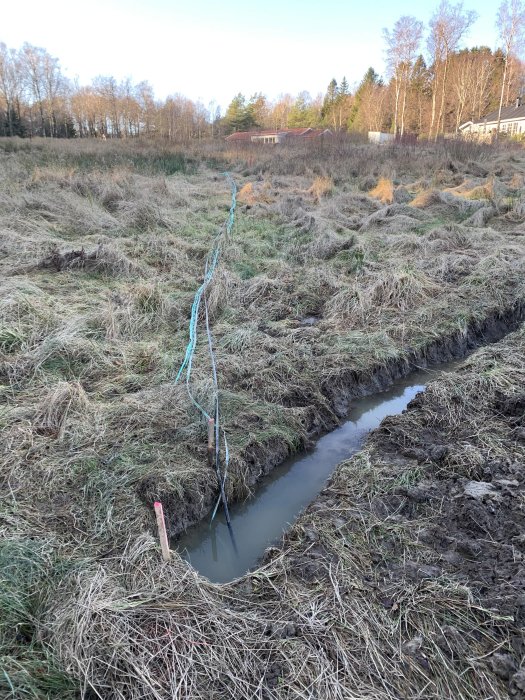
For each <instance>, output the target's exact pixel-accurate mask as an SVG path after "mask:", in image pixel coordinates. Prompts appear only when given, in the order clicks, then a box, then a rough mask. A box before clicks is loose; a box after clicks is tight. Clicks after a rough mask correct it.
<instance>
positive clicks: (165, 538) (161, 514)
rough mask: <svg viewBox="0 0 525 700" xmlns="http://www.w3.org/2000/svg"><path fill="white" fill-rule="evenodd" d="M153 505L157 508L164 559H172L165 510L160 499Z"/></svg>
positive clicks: (156, 513)
mask: <svg viewBox="0 0 525 700" xmlns="http://www.w3.org/2000/svg"><path fill="white" fill-rule="evenodd" d="M153 507H154V508H155V515H156V516H157V528H158V530H159V540H160V548H161V549H162V558H163V559H164V561H169V560H170V559H171V552H170V547H169V544H168V535H167V532H166V523H165V521H164V511H163V509H162V503H161V502H160V501H155V503H154V504H153Z"/></svg>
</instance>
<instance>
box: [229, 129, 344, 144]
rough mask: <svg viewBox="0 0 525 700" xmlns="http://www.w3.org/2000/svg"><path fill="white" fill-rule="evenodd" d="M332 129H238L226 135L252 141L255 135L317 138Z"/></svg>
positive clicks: (235, 138)
mask: <svg viewBox="0 0 525 700" xmlns="http://www.w3.org/2000/svg"><path fill="white" fill-rule="evenodd" d="M331 133H332V132H331V131H330V129H312V128H311V127H303V126H301V127H295V128H293V129H261V130H258V131H236V132H234V133H233V134H230V135H229V136H227V137H226V141H251V139H252V138H254V137H262V136H277V135H282V136H297V137H301V138H316V137H317V136H321V135H323V134H331Z"/></svg>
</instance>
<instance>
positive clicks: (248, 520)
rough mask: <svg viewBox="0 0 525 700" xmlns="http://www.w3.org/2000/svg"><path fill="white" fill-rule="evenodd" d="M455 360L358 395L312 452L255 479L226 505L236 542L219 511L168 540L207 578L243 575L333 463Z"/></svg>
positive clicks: (320, 485)
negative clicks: (249, 493) (248, 493)
mask: <svg viewBox="0 0 525 700" xmlns="http://www.w3.org/2000/svg"><path fill="white" fill-rule="evenodd" d="M457 364H458V362H451V363H448V364H445V365H440V366H439V368H436V369H428V370H418V371H416V372H414V373H412V374H411V375H410V376H408V377H406V378H404V379H400V380H398V381H397V382H396V383H395V384H394V385H393V386H392V387H391V388H390V389H388V390H387V391H384V392H381V393H379V394H374V395H373V396H364V397H362V398H359V399H356V400H355V401H354V402H353V406H352V408H351V410H350V412H349V414H348V418H347V420H346V421H345V422H344V423H343V424H342V425H341V426H339V427H338V428H336V429H335V430H333V431H332V432H330V433H328V434H327V435H324V436H323V437H321V438H319V440H318V441H317V443H316V444H315V447H314V448H313V449H312V450H311V451H309V452H307V453H302V454H299V455H296V456H294V457H293V458H291V459H288V460H287V461H286V462H283V464H281V465H280V466H279V467H277V468H276V469H274V470H273V471H272V472H271V473H270V474H269V475H268V476H266V477H265V478H264V479H263V480H262V481H261V482H260V483H259V484H258V486H257V492H256V493H255V495H254V496H253V498H251V499H249V500H247V501H244V502H241V503H236V504H234V505H232V506H231V507H230V516H231V522H232V529H233V535H234V538H235V545H236V546H234V543H233V542H232V538H231V535H230V533H229V531H228V527H227V525H226V521H225V519H224V515H223V513H222V512H219V513H218V514H217V515H216V517H215V519H214V521H213V522H212V523H210V521H209V519H207V520H205V521H202V522H201V523H199V524H198V525H196V526H194V527H192V528H190V529H189V530H188V531H187V532H186V533H185V534H184V535H183V536H182V537H181V538H180V539H179V540H178V541H177V542H174V543H172V546H173V548H175V549H177V550H178V551H179V552H180V554H181V556H182V557H184V558H185V559H186V560H187V561H188V562H189V563H190V564H191V565H192V566H193V567H194V568H195V569H197V570H198V571H199V572H200V573H201V574H203V575H204V576H207V577H208V578H209V579H210V580H211V581H215V582H217V583H225V582H227V581H232V580H233V579H235V578H238V577H239V576H242V575H243V574H244V573H246V572H247V571H249V570H250V569H251V568H253V567H254V566H255V565H256V564H257V561H258V560H259V558H260V557H261V555H262V554H263V552H264V550H265V549H266V548H267V547H268V546H269V545H270V544H272V543H273V542H276V541H277V540H279V539H280V537H281V536H282V534H283V532H285V531H286V530H287V529H288V527H289V525H290V523H292V522H293V521H294V520H295V519H296V518H297V516H298V515H299V514H300V512H301V511H302V510H303V509H304V508H305V507H306V506H307V505H308V504H309V503H311V502H312V501H313V500H314V498H315V497H316V496H317V494H318V493H319V492H320V491H321V490H322V488H323V486H324V485H325V484H326V481H327V479H328V477H329V476H330V474H331V473H332V471H333V470H334V468H335V467H336V466H337V465H338V464H339V463H340V462H342V461H343V460H345V459H348V458H349V457H351V456H352V455H353V454H355V453H356V452H357V451H358V450H359V449H360V448H361V447H362V445H363V442H364V440H365V438H366V436H367V435H368V433H369V432H370V431H371V430H373V429H374V428H377V427H378V425H379V424H380V423H381V421H382V420H383V418H385V417H386V416H391V415H395V414H397V413H401V412H402V411H403V410H404V409H405V408H406V406H407V404H408V403H409V402H410V401H411V400H412V399H413V398H414V396H415V395H416V394H417V393H419V392H420V391H424V389H425V386H426V384H428V382H429V381H431V380H432V379H434V378H436V377H437V376H439V375H440V374H442V373H443V372H446V371H450V370H451V369H452V368H453V367H455V366H457Z"/></svg>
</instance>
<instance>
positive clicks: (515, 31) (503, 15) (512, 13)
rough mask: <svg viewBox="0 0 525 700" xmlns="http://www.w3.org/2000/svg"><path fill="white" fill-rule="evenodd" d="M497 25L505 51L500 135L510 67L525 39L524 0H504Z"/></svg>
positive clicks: (500, 101)
mask: <svg viewBox="0 0 525 700" xmlns="http://www.w3.org/2000/svg"><path fill="white" fill-rule="evenodd" d="M496 27H497V29H498V35H499V39H500V42H501V49H502V51H503V55H504V61H505V62H504V66H503V80H502V82H501V95H500V100H499V108H498V124H497V126H496V137H497V136H498V135H499V127H500V122H501V110H502V109H503V101H504V95H505V88H506V87H507V85H510V80H509V72H510V71H509V68H510V65H511V59H512V53H513V52H514V51H516V50H517V49H518V48H519V47H520V45H521V43H522V41H523V32H524V30H525V8H524V6H523V3H522V0H503V2H502V3H501V5H500V6H499V9H498V15H497V19H496ZM507 100H508V91H507Z"/></svg>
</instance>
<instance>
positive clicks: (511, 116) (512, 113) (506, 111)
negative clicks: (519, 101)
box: [472, 104, 525, 124]
mask: <svg viewBox="0 0 525 700" xmlns="http://www.w3.org/2000/svg"><path fill="white" fill-rule="evenodd" d="M498 111H499V110H497V109H495V110H494V111H493V112H490V113H489V114H487V115H485V116H484V117H482V118H481V119H477V120H476V121H474V122H472V124H484V123H485V122H497V121H498ZM516 119H525V104H523V105H520V106H519V107H516V105H510V106H509V107H503V109H502V110H501V121H506V120H516Z"/></svg>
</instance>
